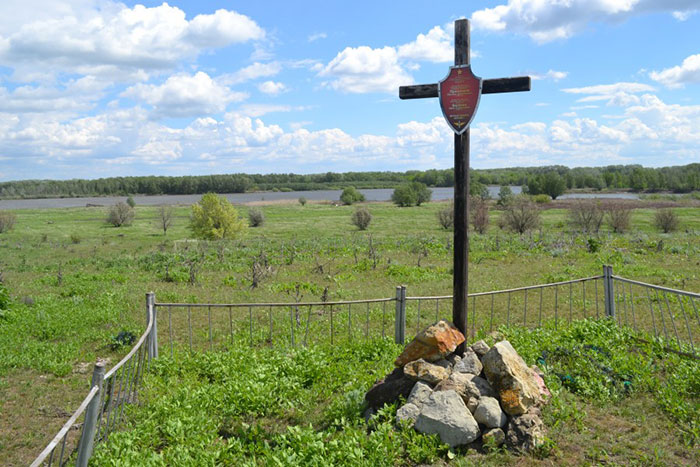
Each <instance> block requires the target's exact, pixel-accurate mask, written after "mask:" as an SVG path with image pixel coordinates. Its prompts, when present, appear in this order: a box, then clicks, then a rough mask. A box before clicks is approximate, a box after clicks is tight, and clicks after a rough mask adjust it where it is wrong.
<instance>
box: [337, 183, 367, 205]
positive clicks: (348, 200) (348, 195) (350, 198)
mask: <svg viewBox="0 0 700 467" xmlns="http://www.w3.org/2000/svg"><path fill="white" fill-rule="evenodd" d="M364 200H365V195H363V194H362V193H360V192H359V191H357V189H356V188H355V187H354V186H349V187H347V188H345V189H344V190H343V193H341V195H340V202H341V203H343V204H345V205H348V206H349V205H351V204H353V203H359V202H362V201H364Z"/></svg>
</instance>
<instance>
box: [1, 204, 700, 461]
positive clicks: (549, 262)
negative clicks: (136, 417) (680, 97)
mask: <svg viewBox="0 0 700 467" xmlns="http://www.w3.org/2000/svg"><path fill="white" fill-rule="evenodd" d="M444 206H445V204H441V203H429V204H427V205H423V206H420V207H412V208H397V207H395V206H393V205H390V204H388V203H377V204H370V205H369V209H370V211H371V212H372V215H373V220H372V223H371V225H370V227H369V229H368V230H367V231H364V232H360V231H358V230H357V229H356V228H355V227H354V226H352V225H351V223H350V215H351V213H352V211H353V209H354V208H353V207H347V206H332V205H329V204H308V205H306V206H303V207H302V206H299V205H295V204H294V205H292V204H290V205H268V206H262V207H261V209H262V210H263V212H264V214H265V217H266V221H265V223H264V225H263V226H262V227H258V228H251V229H249V231H248V234H247V236H246V237H245V238H243V239H240V240H236V241H224V242H211V243H205V242H188V241H186V240H187V239H188V237H189V233H188V230H187V220H188V214H189V209H188V208H186V207H179V208H177V209H176V217H175V219H174V222H173V226H172V227H171V229H169V230H168V233H167V235H163V232H162V230H159V227H158V225H157V210H156V208H148V207H137V208H136V219H135V222H134V223H133V225H131V226H128V227H121V228H114V227H112V226H109V225H107V224H106V223H105V222H104V219H105V218H106V209H104V208H77V209H56V210H27V211H15V214H16V215H17V224H16V225H15V227H14V229H12V230H10V231H9V232H5V233H2V234H0V271H1V272H2V277H3V281H4V284H5V287H6V288H7V290H8V292H9V294H10V297H11V303H10V305H9V307H8V309H7V310H5V311H2V315H1V317H0V342H1V344H0V401H2V402H0V451H2V452H3V457H4V458H6V459H7V463H8V464H10V465H22V464H26V463H28V462H30V461H31V460H32V459H33V458H34V457H35V456H36V455H37V454H38V453H39V452H40V451H41V449H42V448H43V446H44V445H45V444H46V443H47V442H48V441H49V440H50V439H51V437H52V436H53V435H54V434H55V432H56V431H57V430H58V428H59V427H60V426H61V425H62V424H63V422H64V421H65V420H66V419H67V418H68V416H69V415H70V413H72V412H73V410H75V408H76V407H77V405H78V404H79V402H80V400H82V397H83V396H84V394H85V393H86V391H87V389H88V386H89V377H90V371H91V367H90V365H91V364H92V362H94V361H95V359H96V358H97V357H108V358H110V359H111V362H112V364H114V363H115V362H116V361H117V359H118V358H119V356H120V355H122V354H123V353H124V352H125V351H126V350H127V349H126V348H116V349H114V346H112V345H111V344H113V338H114V337H115V336H116V335H117V334H118V333H119V332H120V331H124V330H126V331H131V332H133V333H135V334H140V332H141V330H142V329H143V325H144V317H145V305H144V301H145V298H144V295H145V293H146V292H148V291H154V292H155V293H156V297H157V300H158V301H159V302H199V303H204V302H219V303H222V302H223V303H241V302H269V301H274V302H294V301H295V300H301V301H321V299H322V297H324V298H327V299H328V300H348V299H362V298H379V297H392V296H393V295H394V289H395V287H396V286H397V285H400V284H404V285H406V286H407V289H408V293H409V295H411V296H423V295H446V294H449V293H450V292H451V286H452V280H451V271H450V267H451V237H452V233H451V232H449V231H445V230H443V229H441V228H440V227H439V224H438V222H437V219H436V213H437V211H438V210H439V209H441V208H443V207H444ZM246 209H247V208H246V207H241V208H240V211H241V212H242V213H243V214H245V212H246ZM674 211H675V212H676V213H677V214H678V216H679V218H680V223H681V228H680V230H679V231H677V232H675V233H672V234H662V233H659V232H657V231H656V230H655V228H654V227H653V218H654V210H653V209H651V208H640V209H636V210H635V211H634V213H633V217H632V228H631V229H630V231H629V232H628V233H625V234H613V233H610V232H609V231H608V230H607V228H604V229H603V230H602V231H601V232H600V233H599V234H598V235H596V236H590V235H579V234H575V233H572V232H571V231H570V230H571V229H570V222H569V219H568V215H567V211H566V209H560V208H557V209H546V210H544V211H543V212H542V220H543V223H542V227H541V229H539V230H537V231H534V232H530V233H528V234H525V235H523V236H518V235H514V234H511V233H507V232H504V231H502V230H500V229H499V228H498V227H496V224H497V223H496V219H497V217H498V215H499V212H498V211H493V212H492V214H491V227H490V228H489V230H488V232H487V233H486V234H484V235H478V234H473V235H472V237H471V244H470V284H469V289H470V292H479V291H489V290H497V289H504V288H512V287H518V286H524V285H532V284H538V283H544V282H552V281H560V280H567V279H574V278H579V277H584V276H592V275H598V274H600V273H601V268H602V265H604V264H610V265H612V266H613V267H614V270H615V273H616V274H619V275H622V276H624V277H629V278H632V279H636V280H641V281H644V282H650V283H653V284H659V285H665V286H668V287H673V288H678V289H684V290H690V291H698V290H700V254H699V253H700V238H699V233H700V208H698V207H697V206H696V205H693V204H685V205H678V206H677V207H675V208H674ZM590 238H594V239H595V242H594V243H595V244H596V245H597V246H596V247H595V248H592V247H591V241H589V239H590ZM592 250H595V251H592ZM256 261H257V262H258V263H264V264H266V265H267V266H268V273H267V274H266V275H264V276H263V277H257V278H255V277H253V274H252V272H251V271H252V266H253V264H254V263H255V262H256ZM253 282H258V285H257V287H255V288H252V283H253ZM297 291H298V292H297ZM588 293H589V294H590V293H591V291H590V290H589V291H588ZM546 300H551V298H545V308H546V309H547V310H549V311H551V309H550V307H548V302H547V301H546ZM477 306H478V307H480V306H482V305H480V304H477ZM444 311H445V312H446V313H449V310H448V309H447V308H445V309H444ZM413 313H415V311H413ZM375 315H376V312H375V314H373V315H372V316H373V317H374V316H375ZM162 316H163V315H161V317H162ZM547 317H549V316H547ZM199 318H201V316H200V317H199ZM264 319H265V317H256V321H257V320H261V321H262V320H264ZM423 319H426V320H427V319H428V318H427V317H424V318H423ZM373 322H374V319H373ZM415 324H418V325H420V324H421V323H415V321H412V322H409V329H413V328H412V326H413V325H415ZM425 324H428V322H427V321H425ZM374 325H375V324H373V326H374ZM161 326H162V325H161ZM163 329H164V328H163V327H161V331H160V332H161V333H163V332H164V331H163ZM391 329H393V325H392V326H391V327H390V330H391ZM389 332H391V331H389ZM409 334H410V332H409ZM161 335H163V334H161ZM280 339H281V337H280ZM163 342H164V341H163V339H162V338H161V345H164V343H163ZM381 349H382V350H381V351H377V352H379V353H382V352H384V353H382V356H381V357H377V362H379V361H380V360H381V361H383V362H384V363H377V367H376V369H377V371H376V372H374V373H372V374H371V377H369V376H368V377H366V378H358V380H357V381H358V383H357V384H358V385H357V386H356V387H353V388H349V389H348V390H366V389H367V385H368V384H370V383H371V381H370V380H371V379H372V378H374V377H375V376H376V374H378V373H380V372H381V371H378V370H379V369H381V370H382V371H383V370H384V369H385V368H384V366H386V365H385V363H386V362H388V361H390V359H391V357H390V356H388V355H386V353H387V352H388V353H391V352H394V351H395V349H387V348H384V347H382V348H381ZM166 350H167V349H166ZM221 358H224V357H221ZM382 359H383V360H382ZM350 363H352V361H350ZM350 363H348V364H350ZM193 364H194V363H193ZM197 364H198V363H197ZM382 365H384V366H382ZM375 373H376V374H375ZM154 384H155V383H154ZM156 386H157V384H156ZM154 387H155V386H154ZM694 390H695V391H696V392H695V393H694V394H695V395H696V397H697V387H696V388H695V389H694ZM154 391H155V389H154ZM341 392H342V391H341ZM691 392H692V391H691ZM566 394H568V393H566ZM566 394H565V395H564V396H562V397H564V398H568V397H574V398H581V397H583V396H581V395H566ZM645 397H647V396H644V397H642V398H641V400H640V401H636V400H635V402H634V403H640V404H642V406H643V407H644V408H645V410H646V409H648V410H657V409H656V407H655V405H653V404H652V403H651V402H650V401H652V400H655V399H654V398H653V395H652V396H649V397H650V399H648V400H646V399H645ZM696 400H697V399H696ZM577 401H578V402H577V403H578V404H584V406H585V407H586V409H585V411H586V412H588V413H593V412H595V411H601V412H605V411H606V410H605V409H604V408H600V407H605V406H601V405H600V404H602V403H601V402H592V401H588V400H586V399H585V398H583V399H577ZM326 403H328V404H331V402H329V401H326ZM625 404H628V406H625ZM629 404H632V405H629ZM625 407H627V408H625ZM615 410H618V409H615ZM619 410H622V412H625V410H627V412H629V415H630V417H632V415H634V412H635V410H636V409H635V408H634V405H633V402H632V400H631V399H626V402H624V403H623V404H622V409H619ZM696 410H697V406H696ZM658 416H659V417H661V418H660V419H661V422H659V423H660V424H659V425H658V426H657V425H654V428H653V430H658V432H656V431H653V430H652V432H650V433H648V439H653V438H654V436H657V435H660V434H661V433H663V437H660V438H659V439H663V440H665V441H664V445H663V446H662V445H659V446H660V449H661V448H664V449H665V451H664V452H666V451H673V450H674V449H675V450H679V451H685V450H687V449H688V445H687V439H688V438H687V436H684V435H683V434H682V433H681V431H678V433H675V431H674V430H670V433H669V430H668V426H670V425H669V424H671V421H670V420H671V418H669V417H670V415H667V414H666V412H663V411H660V409H659V412H658ZM619 417H620V420H628V419H629V418H630V417H628V416H627V415H625V413H620V415H619ZM632 418H634V417H632ZM293 420H294V419H292V421H293ZM315 420H316V421H317V422H318V423H319V424H320V423H321V422H320V421H319V420H321V419H320V418H317V419H315ZM664 420H666V421H665V422H664ZM319 426H320V425H319ZM607 429H608V428H606V427H605V426H600V427H597V428H595V429H593V434H592V435H591V436H593V437H594V439H589V438H586V442H587V443H589V444H590V443H592V446H593V447H592V448H591V449H593V448H594V447H596V446H597V447H598V448H599V450H600V451H601V452H602V451H605V452H607V453H608V454H609V453H610V446H608V445H606V444H605V443H604V442H603V441H601V440H600V439H601V438H605V436H607V435H606V434H605V433H608V431H606V430H607ZM650 429H651V428H650ZM302 434H303V433H302ZM302 434H299V436H302ZM589 434H590V433H589ZM579 435H580V433H579V434H577V436H579ZM406 436H408V435H406ZM561 436H562V438H561V439H558V440H555V441H556V442H557V443H558V444H560V445H567V443H569V444H573V443H574V438H571V437H568V438H567V435H566V433H563V434H562V435H561ZM572 436H573V435H572ZM586 436H588V435H586ZM595 436H598V439H597V440H596V439H595ZM645 436H647V435H645ZM645 439H646V438H645ZM411 442H413V441H411ZM415 442H417V443H419V444H420V443H427V445H428V446H432V444H431V443H432V442H431V441H429V440H418V441H415ZM668 443H671V444H668ZM669 446H670V447H669ZM421 449H422V448H421ZM426 449H428V448H426ZM430 449H433V448H432V447H431V448H430ZM623 451H624V450H623ZM627 451H629V452H630V453H631V452H632V451H631V449H630V448H628V449H627ZM627 451H625V452H627ZM431 452H432V451H431ZM439 452H440V450H439V448H435V453H439ZM645 452H647V451H645ZM647 454H648V452H647ZM647 454H645V455H647ZM662 454H663V453H661V454H659V455H662ZM431 455H436V456H437V457H435V459H442V457H440V456H439V455H437V454H431ZM601 455H602V454H601ZM616 455H618V454H616ZM674 455H675V454H674ZM632 457H634V456H632ZM406 459H414V458H413V457H410V456H408V457H406ZM415 459H417V458H415ZM431 459H432V457H431ZM616 459H618V461H619V458H616ZM637 459H641V457H637ZM662 459H667V460H668V459H676V458H675V457H673V458H668V457H663V456H662ZM678 459H681V460H682V459H684V458H683V457H682V456H681V457H679V458H678ZM603 460H604V457H600V458H598V459H597V460H593V461H592V462H602V461H603ZM407 462H408V461H407ZM430 462H437V460H434V461H430ZM532 462H536V460H534V459H533V460H532ZM674 462H681V461H678V460H676V461H674ZM638 463H643V462H641V460H640V461H639V462H638Z"/></svg>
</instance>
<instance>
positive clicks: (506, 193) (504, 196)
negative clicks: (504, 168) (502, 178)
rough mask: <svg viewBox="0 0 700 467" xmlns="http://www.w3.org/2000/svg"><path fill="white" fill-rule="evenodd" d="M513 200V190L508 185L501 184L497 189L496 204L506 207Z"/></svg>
mask: <svg viewBox="0 0 700 467" xmlns="http://www.w3.org/2000/svg"><path fill="white" fill-rule="evenodd" d="M512 202H513V190H511V189H510V187H509V186H507V185H505V186H502V187H501V189H500V190H499V191H498V201H496V204H497V205H498V206H501V207H504V208H505V207H508V205H510V203H512Z"/></svg>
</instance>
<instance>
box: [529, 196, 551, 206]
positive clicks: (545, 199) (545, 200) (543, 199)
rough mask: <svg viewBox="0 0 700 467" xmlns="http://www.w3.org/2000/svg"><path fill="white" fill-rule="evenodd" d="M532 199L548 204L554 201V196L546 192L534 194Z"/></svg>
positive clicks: (538, 202)
mask: <svg viewBox="0 0 700 467" xmlns="http://www.w3.org/2000/svg"><path fill="white" fill-rule="evenodd" d="M532 200H533V201H534V202H535V203H537V204H547V203H549V202H551V201H552V197H551V196H549V195H545V194H539V195H534V196H533V197H532Z"/></svg>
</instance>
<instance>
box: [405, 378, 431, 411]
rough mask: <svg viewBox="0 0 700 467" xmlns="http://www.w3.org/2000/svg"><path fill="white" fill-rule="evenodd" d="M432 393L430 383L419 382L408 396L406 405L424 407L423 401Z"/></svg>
mask: <svg viewBox="0 0 700 467" xmlns="http://www.w3.org/2000/svg"><path fill="white" fill-rule="evenodd" d="M432 393H433V390H432V389H431V387H430V385H429V384H428V383H425V382H423V381H418V382H417V383H416V385H415V386H413V389H411V394H409V395H408V399H407V400H406V403H407V404H413V405H415V406H416V407H420V406H422V405H423V401H424V400H426V399H427V398H428V396H429V395H430V394H432Z"/></svg>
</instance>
